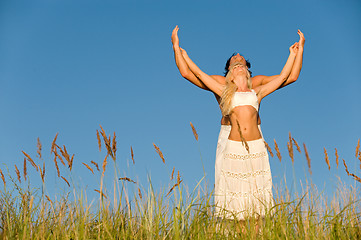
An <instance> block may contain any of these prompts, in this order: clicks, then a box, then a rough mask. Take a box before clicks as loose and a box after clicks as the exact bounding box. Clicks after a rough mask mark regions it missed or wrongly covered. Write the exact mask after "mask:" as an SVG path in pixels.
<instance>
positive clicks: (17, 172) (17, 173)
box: [15, 164, 21, 183]
mask: <svg viewBox="0 0 361 240" xmlns="http://www.w3.org/2000/svg"><path fill="white" fill-rule="evenodd" d="M15 173H16V176H17V177H18V180H19V182H20V183H21V176H20V171H19V169H18V167H17V166H16V164H15Z"/></svg>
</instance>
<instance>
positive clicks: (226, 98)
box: [220, 63, 252, 116]
mask: <svg viewBox="0 0 361 240" xmlns="http://www.w3.org/2000/svg"><path fill="white" fill-rule="evenodd" d="M237 64H240V63H234V64H232V65H231V66H230V70H229V72H228V73H227V75H226V86H225V87H224V89H223V91H222V95H221V103H220V107H221V111H222V115H223V116H228V115H230V114H231V111H232V105H231V104H232V98H233V96H234V93H235V92H236V91H237V89H238V86H237V85H236V84H235V82H234V76H233V73H232V69H233V67H234V66H235V65H237ZM247 87H248V88H249V89H252V81H251V74H250V73H249V71H247Z"/></svg>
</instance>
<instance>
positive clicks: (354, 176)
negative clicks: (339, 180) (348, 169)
mask: <svg viewBox="0 0 361 240" xmlns="http://www.w3.org/2000/svg"><path fill="white" fill-rule="evenodd" d="M350 176H352V177H353V178H354V179H355V180H356V181H358V182H359V183H361V178H359V177H358V176H356V175H355V174H353V173H350Z"/></svg>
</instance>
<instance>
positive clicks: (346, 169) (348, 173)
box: [342, 159, 350, 176]
mask: <svg viewBox="0 0 361 240" xmlns="http://www.w3.org/2000/svg"><path fill="white" fill-rule="evenodd" d="M342 161H343V165H344V166H345V171H346V173H347V175H349V176H350V172H349V171H348V168H347V165H346V162H345V159H342Z"/></svg>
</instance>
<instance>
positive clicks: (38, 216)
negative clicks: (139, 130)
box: [0, 124, 361, 239]
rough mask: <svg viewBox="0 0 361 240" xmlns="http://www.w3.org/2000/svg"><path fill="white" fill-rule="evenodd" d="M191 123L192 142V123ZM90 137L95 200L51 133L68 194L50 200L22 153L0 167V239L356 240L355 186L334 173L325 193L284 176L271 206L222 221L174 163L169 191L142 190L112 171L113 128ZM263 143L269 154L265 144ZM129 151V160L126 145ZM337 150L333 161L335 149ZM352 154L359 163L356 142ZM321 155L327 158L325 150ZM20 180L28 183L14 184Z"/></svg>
mask: <svg viewBox="0 0 361 240" xmlns="http://www.w3.org/2000/svg"><path fill="white" fill-rule="evenodd" d="M191 127H192V130H193V133H194V136H195V138H196V140H197V141H198V134H197V132H196V130H195V128H194V126H193V125H192V124H191ZM97 139H98V145H99V151H102V148H103V150H104V151H105V155H106V156H105V158H104V160H103V161H102V162H101V163H96V162H94V161H92V162H90V163H82V164H83V165H84V168H86V169H87V170H88V171H89V173H92V174H94V172H99V176H100V181H99V182H100V185H99V188H98V189H94V191H95V192H97V193H98V194H99V198H98V200H96V201H91V202H88V199H87V193H86V191H85V190H77V188H76V187H75V185H76V183H74V181H73V180H72V174H71V171H72V166H73V159H74V155H71V154H69V153H68V151H67V148H66V147H65V146H63V147H60V146H58V145H57V143H56V141H57V135H56V136H55V138H54V141H53V143H52V146H51V152H52V154H53V156H54V167H55V169H54V170H55V171H56V174H57V177H58V178H59V179H61V180H62V181H64V182H65V183H66V184H67V185H68V186H69V187H70V189H72V191H71V194H70V195H69V194H67V193H65V194H63V195H61V196H60V197H58V198H57V199H51V198H50V197H49V196H47V195H46V194H45V191H44V189H45V185H46V181H45V180H46V178H45V174H47V173H46V170H45V169H46V168H45V162H44V161H43V164H42V166H41V165H40V164H39V165H37V164H36V163H35V161H34V160H33V159H32V157H31V156H30V155H29V154H27V153H25V152H23V154H24V156H25V159H24V166H23V169H22V170H23V171H22V173H21V171H20V170H19V168H18V167H17V166H15V169H16V170H15V174H16V178H14V177H13V176H12V174H10V173H9V170H7V172H8V174H4V172H3V171H1V170H0V176H1V179H2V182H3V189H2V190H1V191H0V237H1V239H361V219H360V218H361V208H360V192H359V189H358V188H355V187H354V186H345V185H343V183H342V181H341V179H340V180H339V182H340V185H339V187H338V189H337V190H336V191H335V192H334V195H333V196H331V197H330V196H329V195H326V194H324V193H323V192H319V191H318V189H317V188H316V186H315V185H313V184H312V183H311V182H306V183H305V184H304V187H303V188H302V191H300V192H295V191H294V192H293V193H291V191H290V190H289V189H288V188H287V184H286V183H285V182H284V183H283V184H282V185H281V186H279V187H275V188H274V198H275V199H274V200H275V203H276V204H275V206H274V208H273V209H269V211H268V212H267V214H266V216H265V217H264V218H258V219H256V218H249V219H247V220H246V221H244V222H238V221H236V220H224V219H219V218H217V217H216V216H215V214H214V205H213V196H212V190H213V189H208V185H207V184H206V183H205V181H204V179H202V180H201V181H200V182H199V183H198V184H197V186H196V187H195V188H194V189H193V190H188V189H187V186H185V185H184V184H183V183H182V179H181V176H180V174H179V171H178V172H175V169H174V168H173V171H172V174H171V179H170V185H169V186H170V188H169V189H159V190H156V189H154V188H153V185H152V183H151V180H150V179H149V184H148V187H147V189H144V188H142V187H141V184H139V183H136V181H134V180H133V179H131V178H129V177H118V172H117V161H116V156H117V155H116V152H117V145H116V136H115V134H113V136H111V135H109V136H107V134H106V132H105V131H104V129H103V128H102V127H100V130H99V131H97ZM274 143H275V151H276V153H277V156H278V158H279V160H280V161H281V158H282V157H281V153H280V151H279V148H278V146H277V143H276V141H274ZM293 146H295V147H296V150H297V151H299V152H301V149H300V147H299V145H298V143H297V142H296V140H295V139H294V138H292V136H291V135H289V143H288V154H289V155H290V157H291V159H293ZM303 146H304V154H305V157H306V159H307V162H308V167H309V171H310V172H311V160H310V158H309V155H308V152H307V148H306V145H305V144H303ZM154 148H155V150H156V152H157V153H158V154H159V157H160V158H161V159H162V161H163V162H165V159H164V156H163V153H162V151H161V149H160V148H159V147H158V146H157V145H155V144H154ZM267 148H268V151H269V152H270V154H272V155H273V153H272V149H271V147H270V146H269V145H268V144H267ZM41 151H42V146H41V143H40V141H39V140H38V151H37V157H38V158H39V159H41V158H42V155H41ZM131 156H132V161H133V163H134V153H133V149H132V148H131ZM336 156H337V162H338V155H337V150H336ZM355 157H356V161H360V164H361V152H360V147H359V143H358V147H357V148H356V154H355ZM325 161H326V163H327V161H328V155H327V152H326V149H325ZM28 163H30V165H31V166H32V167H33V169H34V171H36V172H38V173H39V176H40V178H41V180H42V186H41V187H38V188H35V187H33V186H30V182H29V179H28V178H29V176H27V172H28V171H29V169H28V168H29V167H27V164H28ZM111 163H112V164H114V179H113V182H112V187H111V188H110V189H107V188H106V187H105V183H104V181H105V180H104V176H105V173H106V171H107V167H108V165H109V164H111ZM343 163H344V167H345V170H346V172H347V174H348V175H349V176H350V177H352V178H354V179H355V180H356V181H360V178H359V177H358V176H357V175H356V173H350V172H349V170H348V168H347V165H346V162H345V161H343ZM60 164H61V165H63V166H64V167H67V169H68V170H67V171H68V172H61V171H60V170H59V165H60ZM328 164H329V163H328ZM360 167H361V165H360ZM108 171H109V170H108ZM47 172H48V171H47ZM62 174H66V176H63V175H62ZM5 175H6V177H5ZM21 175H22V177H21ZM21 181H25V182H27V183H28V184H27V185H24V184H21ZM129 185H131V186H130V187H129ZM212 185H213V184H212ZM23 186H27V187H23Z"/></svg>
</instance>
